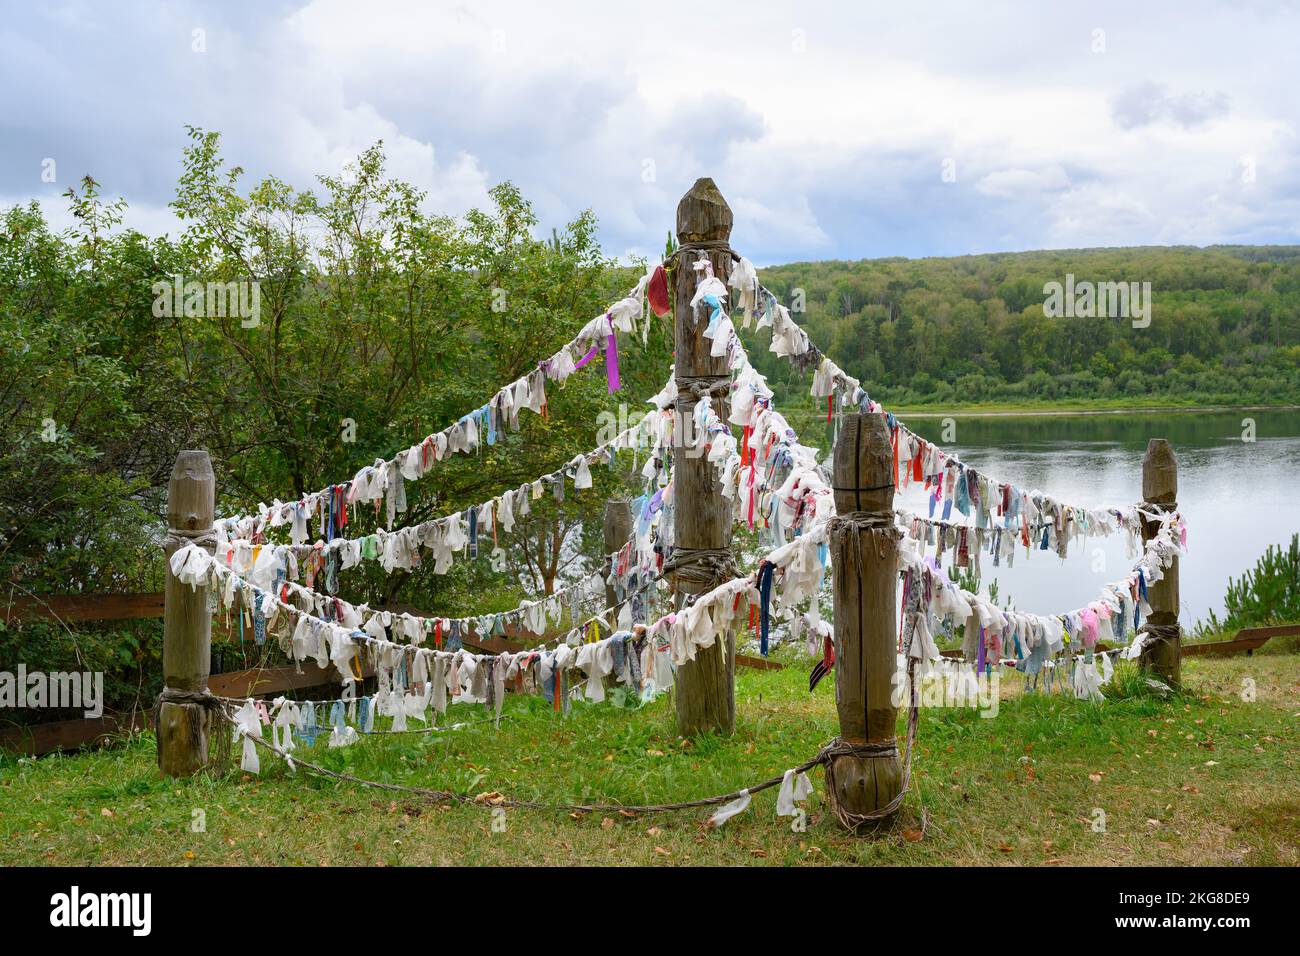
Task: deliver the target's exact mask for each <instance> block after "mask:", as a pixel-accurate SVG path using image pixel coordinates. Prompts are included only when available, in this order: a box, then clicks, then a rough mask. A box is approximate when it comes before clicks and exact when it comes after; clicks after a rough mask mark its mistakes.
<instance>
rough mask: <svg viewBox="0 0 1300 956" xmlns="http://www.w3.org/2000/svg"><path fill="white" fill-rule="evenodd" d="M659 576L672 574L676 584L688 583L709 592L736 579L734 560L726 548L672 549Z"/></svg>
mask: <svg viewBox="0 0 1300 956" xmlns="http://www.w3.org/2000/svg"><path fill="white" fill-rule="evenodd" d="M660 574H661V576H663V577H668V576H669V575H670V574H672V575H675V576H676V579H677V581H678V582H681V581H689V582H691V583H692V584H700V585H704V589H705V590H711V589H712V588H715V587H717V586H718V585H719V584H722V583H723V582H724V581H729V580H731V579H732V578H734V577H736V558H735V555H733V554H732V553H731V551H730V550H729V549H727V548H680V547H679V548H674V549H673V553H672V555H671V556H670V557H669V558H668V559H667V560H666V561H664V566H663V570H662V571H661V572H660Z"/></svg>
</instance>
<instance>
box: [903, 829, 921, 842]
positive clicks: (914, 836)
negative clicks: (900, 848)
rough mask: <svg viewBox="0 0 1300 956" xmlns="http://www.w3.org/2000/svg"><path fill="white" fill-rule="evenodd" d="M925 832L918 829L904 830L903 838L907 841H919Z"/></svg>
mask: <svg viewBox="0 0 1300 956" xmlns="http://www.w3.org/2000/svg"><path fill="white" fill-rule="evenodd" d="M924 836H925V834H924V833H923V832H921V831H920V830H904V831H903V839H904V840H906V841H907V842H908V843H920V842H921V838H922V837H924Z"/></svg>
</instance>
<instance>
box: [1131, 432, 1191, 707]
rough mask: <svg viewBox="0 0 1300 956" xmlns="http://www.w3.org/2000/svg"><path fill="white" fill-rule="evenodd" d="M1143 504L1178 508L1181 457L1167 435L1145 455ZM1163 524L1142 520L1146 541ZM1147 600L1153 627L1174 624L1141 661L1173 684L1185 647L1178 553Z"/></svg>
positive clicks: (1147, 507) (1157, 508)
mask: <svg viewBox="0 0 1300 956" xmlns="http://www.w3.org/2000/svg"><path fill="white" fill-rule="evenodd" d="M1142 498H1143V505H1142V507H1143V508H1144V509H1145V510H1147V511H1161V512H1165V511H1176V510H1178V459H1177V458H1176V457H1174V448H1173V446H1172V445H1171V444H1169V442H1168V441H1166V440H1165V439H1163V438H1152V439H1151V440H1150V441H1149V442H1147V453H1146V454H1145V455H1144V456H1143V457H1142ZM1157 530H1159V525H1158V524H1157V523H1156V522H1154V521H1146V520H1145V519H1144V520H1143V521H1142V541H1143V542H1144V543H1145V542H1147V541H1150V540H1151V539H1152V538H1153V537H1155V534H1156V531H1157ZM1147 603H1148V604H1150V605H1151V617H1150V619H1149V620H1148V623H1149V624H1151V625H1152V626H1153V627H1169V628H1172V631H1171V632H1170V636H1169V638H1168V639H1159V640H1153V641H1151V642H1150V643H1149V644H1147V645H1146V646H1144V647H1143V648H1142V653H1141V654H1140V655H1139V657H1138V664H1139V665H1140V666H1141V667H1142V668H1143V669H1145V670H1150V671H1152V672H1154V673H1155V674H1157V675H1158V676H1159V677H1160V679H1161V680H1163V681H1164V682H1165V683H1166V684H1168V685H1169V686H1170V687H1177V686H1178V685H1179V682H1180V681H1181V680H1182V675H1181V658H1182V648H1181V641H1180V635H1179V633H1178V556H1177V555H1174V560H1173V563H1172V564H1171V565H1169V567H1167V568H1165V575H1164V577H1162V578H1161V579H1160V580H1159V581H1157V582H1156V583H1155V584H1152V585H1150V586H1149V587H1148V588H1147Z"/></svg>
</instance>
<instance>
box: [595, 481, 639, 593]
mask: <svg viewBox="0 0 1300 956" xmlns="http://www.w3.org/2000/svg"><path fill="white" fill-rule="evenodd" d="M630 537H632V502H630V501H622V500H620V499H618V498H612V499H610V500H609V501H606V502H605V563H604V566H603V568H602V573H603V574H604V575H605V579H606V580H605V607H613V606H614V604H615V603H616V602H617V601H618V596H617V595H616V594H615V593H614V586H613V585H611V584H610V583H609V571H610V557H609V556H610V555H611V554H613V553H614V552H615V551H618V550H620V549H621V548H622V547H623V545H625V544H627V540H628V538H630Z"/></svg>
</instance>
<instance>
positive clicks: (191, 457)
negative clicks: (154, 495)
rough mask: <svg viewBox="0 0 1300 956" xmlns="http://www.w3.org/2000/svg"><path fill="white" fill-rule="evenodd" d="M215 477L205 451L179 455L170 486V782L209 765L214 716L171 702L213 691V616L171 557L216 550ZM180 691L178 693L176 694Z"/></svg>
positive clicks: (166, 720) (165, 706)
mask: <svg viewBox="0 0 1300 956" xmlns="http://www.w3.org/2000/svg"><path fill="white" fill-rule="evenodd" d="M215 497H216V478H215V477H214V476H213V474H212V461H211V459H210V458H208V453H207V452H206V451H183V452H181V453H180V454H179V455H177V456H176V464H175V466H174V467H173V468H172V476H171V480H170V481H169V482H168V483H167V524H168V527H169V529H170V530H169V531H168V533H167V539H166V542H165V544H164V546H163V553H164V555H165V560H166V561H167V568H166V572H165V573H166V586H165V588H164V602H165V603H164V607H163V695H162V700H160V701H159V704H158V726H157V733H158V769H159V770H161V771H162V772H163V773H164V774H166V775H167V776H169V777H181V776H188V775H190V774H192V773H194V772H195V771H198V770H201V769H202V768H203V767H204V766H205V765H206V764H207V762H208V730H209V727H208V721H209V719H210V712H209V710H208V709H207V707H206V706H205V705H204V704H203V703H201V702H199V701H188V700H175V699H172V700H169V699H168V697H169V696H170V695H172V694H176V695H177V696H183V695H185V694H196V695H197V694H203V693H205V692H206V691H207V689H208V668H209V667H210V665H211V653H212V615H211V614H210V613H209V612H208V590H207V588H202V587H201V588H198V589H192V588H191V587H190V586H189V585H188V584H182V583H181V582H180V581H178V580H177V579H176V576H175V575H173V574H172V571H171V556H172V554H174V553H175V552H176V551H177V550H179V549H180V548H183V547H184V546H185V545H187V544H191V543H197V544H199V545H201V546H203V547H206V548H207V549H208V550H209V551H213V550H215V548H216V540H215V538H214V537H213V533H212V516H213V510H214V499H215ZM177 692H179V693H177Z"/></svg>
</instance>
